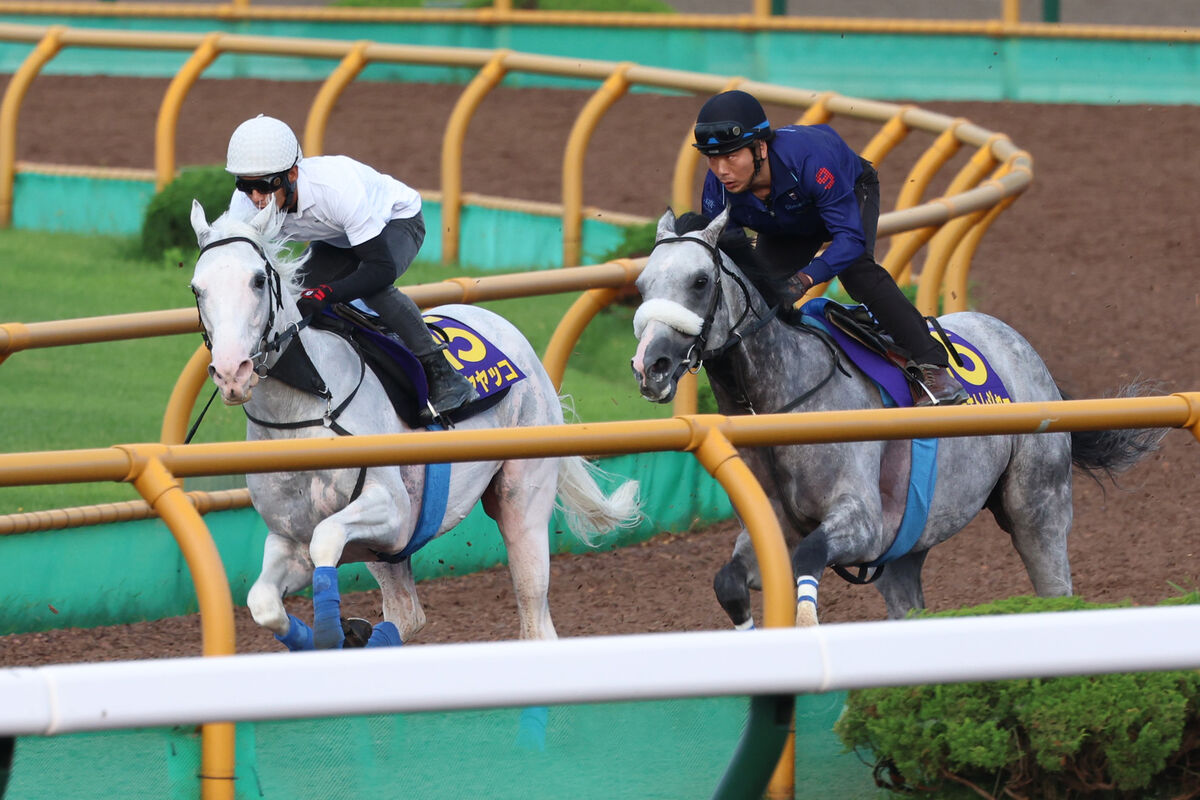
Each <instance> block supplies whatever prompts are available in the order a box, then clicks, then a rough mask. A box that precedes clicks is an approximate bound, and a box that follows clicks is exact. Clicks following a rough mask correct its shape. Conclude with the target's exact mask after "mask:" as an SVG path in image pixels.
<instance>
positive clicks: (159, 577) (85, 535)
mask: <svg viewBox="0 0 1200 800" xmlns="http://www.w3.org/2000/svg"><path fill="white" fill-rule="evenodd" d="M599 464H600V466H602V467H603V468H604V469H605V470H606V471H607V472H608V473H609V476H608V477H607V478H604V479H602V482H601V485H602V486H605V488H606V489H609V490H611V488H612V487H613V486H614V485H615V484H616V483H617V482H619V481H621V480H625V479H626V478H636V479H638V480H639V481H640V482H641V491H642V498H643V502H644V516H645V518H644V519H643V520H642V522H641V524H639V525H638V526H637V527H635V528H630V529H628V530H619V531H616V532H614V533H613V534H610V535H608V536H606V537H604V538H603V540H602V541H601V542H599V543H598V547H597V548H589V547H588V546H587V545H585V544H584V543H582V542H580V541H579V540H578V538H577V537H575V535H574V534H573V533H571V531H570V530H569V529H568V528H567V527H566V525H565V523H564V522H563V519H562V517H561V515H559V514H557V513H556V514H555V516H554V518H553V519H552V521H551V525H550V530H549V532H548V535H549V537H550V546H551V552H553V553H568V552H570V553H582V552H588V551H589V550H592V549H599V550H611V549H614V548H616V547H623V546H625V545H629V544H633V543H635V542H640V541H645V540H646V539H649V538H651V537H653V536H655V535H657V534H659V533H664V532H680V531H687V530H689V529H692V528H694V527H701V526H704V525H706V524H709V523H712V522H717V521H719V520H723V519H728V518H729V517H730V516H731V515H732V507H731V506H730V504H729V498H728V497H727V496H726V494H725V491H724V490H723V489H722V488H721V486H720V484H718V483H717V482H716V481H715V480H714V479H712V478H711V477H709V476H708V474H707V473H706V472H705V471H704V469H703V468H702V467H701V466H700V465H699V463H698V462H697V461H696V459H695V458H693V457H692V456H691V455H690V454H688V453H676V452H668V453H642V454H637V455H629V456H617V457H614V458H609V459H602V460H601V461H600V462H599ZM204 519H205V522H206V524H207V525H208V527H209V530H210V531H211V533H212V536H213V540H214V542H215V543H216V545H217V550H218V551H219V552H220V554H221V561H222V563H223V564H224V567H225V572H226V576H227V577H228V579H229V585H230V592H231V594H232V595H233V600H234V603H236V604H237V605H245V603H246V594H247V592H248V591H249V590H250V586H251V585H252V584H253V583H254V580H255V579H256V578H257V577H258V572H259V569H260V568H261V565H262V548H263V541H264V540H265V539H266V536H267V530H266V526H265V525H264V524H263V521H262V519H261V518H260V517H259V516H258V514H257V513H256V512H255V511H254V510H253V509H236V510H231V511H219V512H214V513H211V514H208V515H206V516H205V518H204ZM503 563H507V562H506V560H505V553H504V544H503V542H502V540H501V538H500V533H499V531H498V530H497V528H496V525H495V523H494V522H492V520H491V518H490V517H488V516H487V514H485V513H484V512H483V509H482V507H480V506H476V508H475V510H474V511H472V512H471V514H470V515H468V517H467V518H466V519H465V520H464V521H463V522H462V523H460V524H459V526H458V527H456V528H455V529H454V530H452V531H450V532H448V533H446V534H444V535H443V536H440V537H438V538H437V539H435V540H433V541H432V542H430V543H429V544H428V545H426V546H425V547H424V548H422V549H421V550H420V551H419V552H418V553H417V554H416V555H415V556H413V573H414V575H415V576H416V578H417V580H419V581H421V580H430V579H433V578H440V577H445V576H448V575H465V574H468V573H471V572H477V571H480V570H484V569H487V568H489V567H492V566H495V565H497V564H503ZM339 579H340V581H339V582H340V586H341V589H342V591H344V592H355V591H366V590H370V589H375V588H377V584H376V583H375V579H374V578H372V577H371V575H370V573H369V572H368V571H367V569H366V567H365V566H363V565H362V564H351V565H347V566H344V567H342V568H341V569H340V570H339ZM197 610H198V607H197V603H196V592H195V586H194V584H193V582H192V578H191V575H190V573H189V572H188V568H187V564H186V562H185V561H184V559H183V555H182V553H181V552H180V551H179V547H178V546H177V545H176V543H175V539H174V537H173V536H172V535H171V532H170V531H169V530H168V529H167V527H166V525H165V524H164V523H163V522H162V521H161V520H158V519H149V520H138V521H134V522H123V523H114V524H109V525H97V526H92V527H88V528H74V529H67V530H61V531H43V532H37V533H28V534H20V535H12V536H4V537H0V635H3V634H9V633H28V632H32V631H42V630H50V629H55V628H72V627H79V628H90V627H96V626H99V625H115V624H119V623H128V622H141V621H144V620H151V619H164V618H167V617H175V616H181V615H184V614H193V613H195V612H196V611H197Z"/></svg>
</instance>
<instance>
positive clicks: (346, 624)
mask: <svg viewBox="0 0 1200 800" xmlns="http://www.w3.org/2000/svg"><path fill="white" fill-rule="evenodd" d="M372 632H373V629H372V628H371V623H369V622H367V621H366V620H365V619H363V618H362V617H351V618H349V619H347V618H346V617H342V636H344V637H346V638H345V641H344V642H342V647H343V648H346V647H366V646H367V642H368V641H369V640H370V638H371V633H372Z"/></svg>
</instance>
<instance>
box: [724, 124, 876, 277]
mask: <svg viewBox="0 0 1200 800" xmlns="http://www.w3.org/2000/svg"><path fill="white" fill-rule="evenodd" d="M767 159H768V160H769V161H770V164H771V194H770V196H769V197H768V198H767V199H766V201H762V200H759V199H758V198H757V197H755V196H754V195H753V194H752V193H750V192H744V193H741V194H731V193H729V192H726V191H725V187H724V186H722V185H721V182H720V181H719V180H717V176H716V175H714V174H713V173H711V172H710V173H708V176H707V177H706V178H705V180H704V196H703V199H702V200H701V205H702V208H703V211H704V215H705V216H706V217H708V218H709V219H712V218H715V217H716V216H717V215H718V214H720V213H721V211H722V210H723V209H724V208H725V206H726V205H728V206H731V211H730V218H731V219H732V220H733V221H734V222H736V223H737V224H738V225H741V226H742V227H744V228H750V229H751V230H754V231H757V232H758V233H768V234H769V233H781V234H800V235H804V236H811V237H821V238H822V239H823V240H825V241H828V242H830V244H829V246H828V247H827V248H825V252H824V253H823V254H821V255H820V256H818V257H816V258H814V259H813V260H812V261H810V262H809V263H808V265H807V266H806V267H804V270H803V271H804V272H805V273H806V274H807V275H808V276H809V277H810V278H812V279H813V283H814V284H817V283H825V282H826V281H828V280H830V279H832V278H833V277H835V276H836V275H837V274H838V273H839V272H841V271H842V270H843V269H845V268H846V267H848V266H850V264H852V263H854V261H856V260H857V259H859V258H861V257H862V255H863V253H864V252H866V241H865V239H864V237H863V221H862V217H861V216H860V214H859V210H858V199H857V198H856V197H855V196H854V184H855V182H856V181H857V180H858V176H859V175H861V174H862V171H863V160H862V159H861V158H860V157H859V156H858V154H857V153H855V152H854V151H853V150H851V149H850V147H849V146H848V145H847V144H846V143H845V142H844V141H843V140H842V138H841V137H840V136H838V134H837V133H836V132H835V131H834V130H833V128H831V127H829V126H828V125H791V126H788V127H786V128H778V129H776V131H775V139H774V140H773V141H772V142H771V144H770V146H769V147H768V148H767ZM818 181H820V183H818Z"/></svg>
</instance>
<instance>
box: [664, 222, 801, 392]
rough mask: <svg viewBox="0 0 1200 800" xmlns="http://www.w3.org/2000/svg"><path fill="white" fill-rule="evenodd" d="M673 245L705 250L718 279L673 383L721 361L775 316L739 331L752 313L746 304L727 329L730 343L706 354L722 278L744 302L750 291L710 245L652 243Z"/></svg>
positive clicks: (697, 241)
mask: <svg viewBox="0 0 1200 800" xmlns="http://www.w3.org/2000/svg"><path fill="white" fill-rule="evenodd" d="M673 242H691V243H693V244H698V245H700V246H701V247H703V248H704V249H706V250H708V252H709V254H710V255H711V256H712V262H713V268H714V272H715V274H716V277H717V285H716V288H715V289H714V291H713V294H712V298H711V299H710V300H709V302H708V310H707V311H706V312H705V315H704V317H703V321H702V322H701V325H700V332H699V333H698V334H696V342H695V344H694V345H692V348H691V349H690V350H689V351H688V354H687V358H686V359H685V360H684V361H683V362H681V363H680V365H679V366H678V367H677V368H676V370H675V375H674V378H673V379H674V380H678V379H679V378H680V377H681V376H682V375H683V373H684V372H697V371H699V369H700V367H702V366H703V365H704V362H705V361H706V360H709V359H716V358H720V357H721V356H723V355H725V354H726V353H727V352H729V351H730V350H732V349H733V348H734V347H737V346H738V345H739V344H741V342H742V340H743V339H744V338H746V337H748V336H753V335H754V334H756V333H758V332H759V331H760V330H762V328H763V327H764V326H766V324H767V323H768V322H770V321H771V320H772V319H774V318H775V316H776V314H777V313H778V309H777V308H774V307H772V308H771V310H770V311H769V312H768V313H767V314H766V316H763V317H760V318H759V319H757V320H755V322H754V324H753V325H751V326H750V327H748V328H746V329H745V330H740V331H739V330H738V326H740V325H741V324H742V323H743V322H744V321H745V320H746V317H747V316H748V315H749V314H750V311H751V308H750V303H749V302H747V303H746V308H745V310H744V311H742V315H741V316H740V317H738V319H737V321H736V322H734V323H733V326H732V327H731V329H730V334H729V339H728V340H727V341H726V342H725V343H724V344H723V345H721V346H720V347H719V348H717V349H715V350H706V349H705V348H706V347H707V346H708V335H709V333H710V332H711V330H712V323H713V319H714V318H715V317H716V315H717V309H718V308H719V307H720V302H721V296H722V295H723V294H724V292H723V291H722V289H721V276H722V275H728V276H729V277H730V278H731V279H732V280H733V281H734V282H735V283H737V285H738V286H739V287H740V288H741V290H742V294H744V295H745V296H746V297H747V299H748V298H749V297H750V290H749V289H748V288H747V287H746V284H745V282H743V280H742V279H741V278H740V277H739V276H737V275H736V274H734V273H732V272H730V271H729V270H727V269H726V268H725V265H724V264H722V263H721V251H720V250H719V249H718V248H717V247H716V246H714V245H711V244H709V243H708V242H706V241H704V240H703V239H697V238H696V237H694V236H668V237H665V238H663V239H659V240H658V241H656V242H655V243H654V247H655V248H657V247H658V246H659V245H660V244H671V243H673Z"/></svg>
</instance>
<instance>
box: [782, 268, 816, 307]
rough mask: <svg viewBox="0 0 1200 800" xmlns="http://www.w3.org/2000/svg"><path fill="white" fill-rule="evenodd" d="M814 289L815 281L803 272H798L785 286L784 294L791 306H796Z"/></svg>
mask: <svg viewBox="0 0 1200 800" xmlns="http://www.w3.org/2000/svg"><path fill="white" fill-rule="evenodd" d="M812 287H813V279H812V278H810V277H809V276H808V275H807V274H805V273H803V272H797V273H796V274H795V275H793V276H792V277H790V278H788V279H787V281H786V282H784V284H783V294H784V297H786V298H787V303H788V305H790V306H794V305H796V303H798V302H799V301H800V298H802V297H804V295H805V293H807V292H808V290H809V289H811V288H812Z"/></svg>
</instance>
